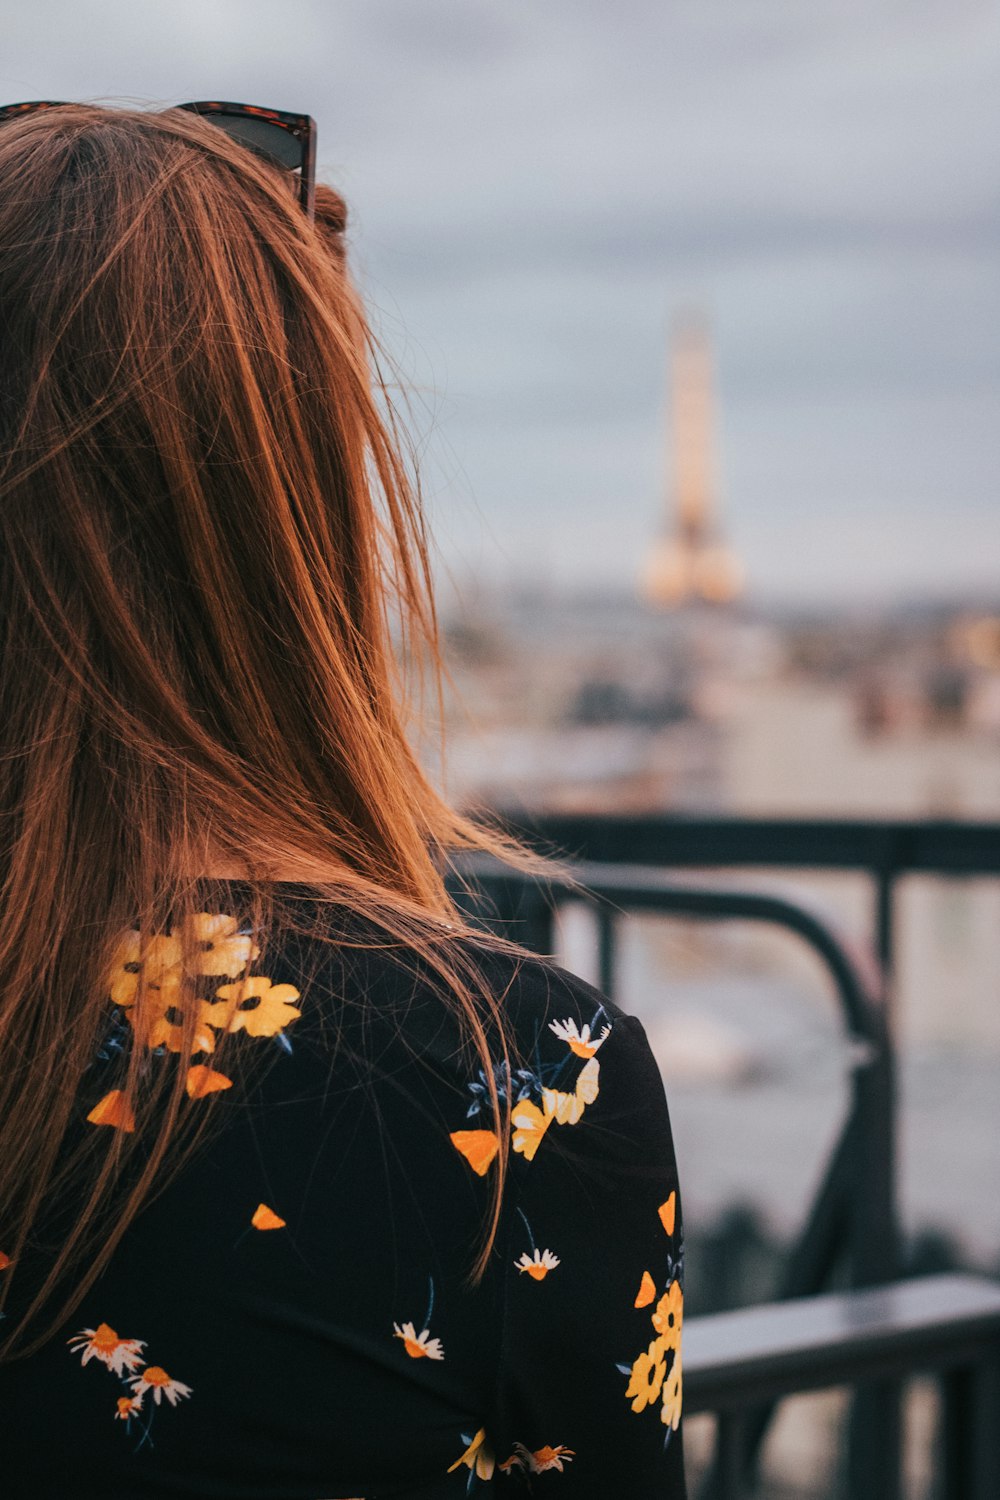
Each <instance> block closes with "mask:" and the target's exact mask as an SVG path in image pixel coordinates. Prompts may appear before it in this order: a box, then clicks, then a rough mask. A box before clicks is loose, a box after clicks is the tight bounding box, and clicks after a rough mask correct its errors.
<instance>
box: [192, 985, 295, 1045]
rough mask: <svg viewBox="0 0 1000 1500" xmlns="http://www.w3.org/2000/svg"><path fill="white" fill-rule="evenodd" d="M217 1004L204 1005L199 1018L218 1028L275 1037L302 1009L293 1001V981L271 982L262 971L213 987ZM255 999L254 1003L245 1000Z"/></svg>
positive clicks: (250, 1034) (249, 1034)
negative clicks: (216, 987) (288, 982)
mask: <svg viewBox="0 0 1000 1500" xmlns="http://www.w3.org/2000/svg"><path fill="white" fill-rule="evenodd" d="M215 993H216V995H217V996H218V997H219V1002H220V1003H218V1004H215V1005H208V1004H206V1005H204V1006H203V1007H202V1012H201V1014H202V1017H203V1019H204V1020H206V1021H207V1022H208V1024H209V1025H210V1026H214V1027H216V1029H217V1030H219V1031H245V1032H246V1033H247V1034H248V1036H276V1035H277V1033H278V1032H279V1031H282V1030H284V1028H285V1027H286V1026H289V1025H291V1023H292V1021H297V1020H298V1019H299V1017H300V1016H301V1014H302V1012H301V1011H300V1010H299V1009H298V1007H297V1006H296V1005H294V1004H293V1001H295V1000H298V998H299V992H298V990H297V989H296V988H295V986H294V985H293V984H272V983H271V981H270V979H265V977H264V976H263V974H255V975H253V976H251V977H250V978H249V979H241V980H239V981H237V983H236V984H222V985H220V986H219V988H218V989H217V990H216V992H215ZM252 1000H256V1001H257V1004H256V1005H249V1004H248V1003H247V1002H248V1001H252Z"/></svg>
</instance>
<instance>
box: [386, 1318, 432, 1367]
mask: <svg viewBox="0 0 1000 1500" xmlns="http://www.w3.org/2000/svg"><path fill="white" fill-rule="evenodd" d="M392 1326H393V1329H394V1330H395V1331H394V1334H393V1337H394V1338H397V1339H402V1340H403V1348H404V1349H405V1350H406V1352H407V1354H408V1355H409V1356H410V1358H411V1359H444V1350H443V1349H442V1347H441V1340H440V1339H432V1338H431V1337H430V1330H429V1329H427V1328H425V1329H424V1331H423V1332H422V1333H417V1331H416V1329H415V1328H414V1326H413V1324H412V1323H404V1324H403V1326H402V1327H400V1325H399V1324H398V1323H393V1325H392Z"/></svg>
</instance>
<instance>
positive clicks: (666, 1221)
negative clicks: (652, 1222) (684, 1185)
mask: <svg viewBox="0 0 1000 1500" xmlns="http://www.w3.org/2000/svg"><path fill="white" fill-rule="evenodd" d="M657 1213H658V1214H659V1216H660V1223H661V1224H662V1225H663V1227H664V1229H665V1230H666V1231H667V1233H668V1234H673V1232H674V1222H675V1219H676V1216H677V1194H676V1193H671V1194H670V1197H669V1198H668V1199H667V1201H666V1203H661V1204H660V1206H659V1208H658V1209H657Z"/></svg>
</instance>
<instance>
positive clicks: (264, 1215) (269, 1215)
mask: <svg viewBox="0 0 1000 1500" xmlns="http://www.w3.org/2000/svg"><path fill="white" fill-rule="evenodd" d="M286 1222H287V1221H286V1220H285V1219H282V1218H279V1216H278V1215H277V1214H276V1213H275V1211H274V1209H273V1208H268V1206H267V1204H266V1203H258V1204H257V1207H256V1208H255V1209H254V1212H253V1217H252V1219H251V1220H250V1223H251V1224H252V1225H253V1227H254V1229H284V1228H285V1225H286Z"/></svg>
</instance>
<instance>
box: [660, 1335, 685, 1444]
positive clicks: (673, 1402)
mask: <svg viewBox="0 0 1000 1500" xmlns="http://www.w3.org/2000/svg"><path fill="white" fill-rule="evenodd" d="M683 1392H684V1372H683V1370H682V1369H681V1351H680V1350H679V1349H678V1350H677V1353H676V1354H675V1355H674V1362H673V1365H672V1366H671V1369H670V1374H669V1375H668V1376H667V1379H666V1383H665V1385H664V1387H663V1407H662V1409H661V1411H660V1421H661V1422H662V1423H663V1425H664V1426H665V1427H672V1428H673V1429H674V1431H675V1432H676V1431H677V1429H678V1427H679V1426H680V1424H681V1406H682V1404H683V1399H682V1398H683Z"/></svg>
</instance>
